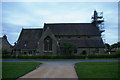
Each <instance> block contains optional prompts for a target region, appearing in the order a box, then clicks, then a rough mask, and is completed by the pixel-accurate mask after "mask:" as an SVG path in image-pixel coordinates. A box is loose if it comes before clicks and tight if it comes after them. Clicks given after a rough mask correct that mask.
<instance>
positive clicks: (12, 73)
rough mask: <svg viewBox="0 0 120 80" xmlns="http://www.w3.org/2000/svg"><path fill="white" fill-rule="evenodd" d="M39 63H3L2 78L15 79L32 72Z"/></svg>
mask: <svg viewBox="0 0 120 80" xmlns="http://www.w3.org/2000/svg"><path fill="white" fill-rule="evenodd" d="M40 64H41V63H39V62H3V63H2V78H3V79H16V78H19V77H21V76H23V75H24V74H26V73H28V72H30V71H32V70H34V69H35V68H36V67H37V66H39V65H40Z"/></svg>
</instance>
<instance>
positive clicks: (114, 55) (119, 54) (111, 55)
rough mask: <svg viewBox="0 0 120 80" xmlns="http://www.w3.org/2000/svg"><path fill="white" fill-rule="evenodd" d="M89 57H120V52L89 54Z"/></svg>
mask: <svg viewBox="0 0 120 80" xmlns="http://www.w3.org/2000/svg"><path fill="white" fill-rule="evenodd" d="M88 58H120V53H115V54H98V55H95V54H94V55H88Z"/></svg>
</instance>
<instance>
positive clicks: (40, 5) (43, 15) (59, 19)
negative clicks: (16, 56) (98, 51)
mask: <svg viewBox="0 0 120 80" xmlns="http://www.w3.org/2000/svg"><path fill="white" fill-rule="evenodd" d="M94 10H96V11H98V12H101V11H102V12H103V17H104V20H105V22H104V27H105V32H104V34H105V35H104V37H105V43H109V44H113V43H116V42H118V3H117V2H2V35H0V36H3V35H4V34H6V35H7V37H8V41H9V42H10V43H11V44H12V45H14V42H16V41H17V40H18V38H19V35H20V32H21V30H22V28H43V26H44V23H91V16H92V15H93V12H94Z"/></svg>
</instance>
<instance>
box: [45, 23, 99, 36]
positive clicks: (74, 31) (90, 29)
mask: <svg viewBox="0 0 120 80" xmlns="http://www.w3.org/2000/svg"><path fill="white" fill-rule="evenodd" d="M47 27H49V28H50V29H51V30H52V32H53V33H54V34H55V35H79V36H80V35H81V36H82V35H83V36H85V35H87V36H88V35H89V36H100V35H101V34H100V31H99V28H98V27H96V26H95V24H92V23H49V24H47V23H46V24H45V25H44V31H45V30H46V28H47Z"/></svg>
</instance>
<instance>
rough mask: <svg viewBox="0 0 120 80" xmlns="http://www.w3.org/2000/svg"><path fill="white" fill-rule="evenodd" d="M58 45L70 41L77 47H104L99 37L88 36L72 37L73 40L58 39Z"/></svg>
mask: <svg viewBox="0 0 120 80" xmlns="http://www.w3.org/2000/svg"><path fill="white" fill-rule="evenodd" d="M59 42H60V46H62V45H63V43H64V42H72V43H74V44H75V45H76V46H77V47H79V48H100V47H101V48H104V47H105V45H104V43H103V41H102V39H101V38H88V39H82V38H81V39H76V40H75V39H74V40H71V39H69V40H59Z"/></svg>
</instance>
